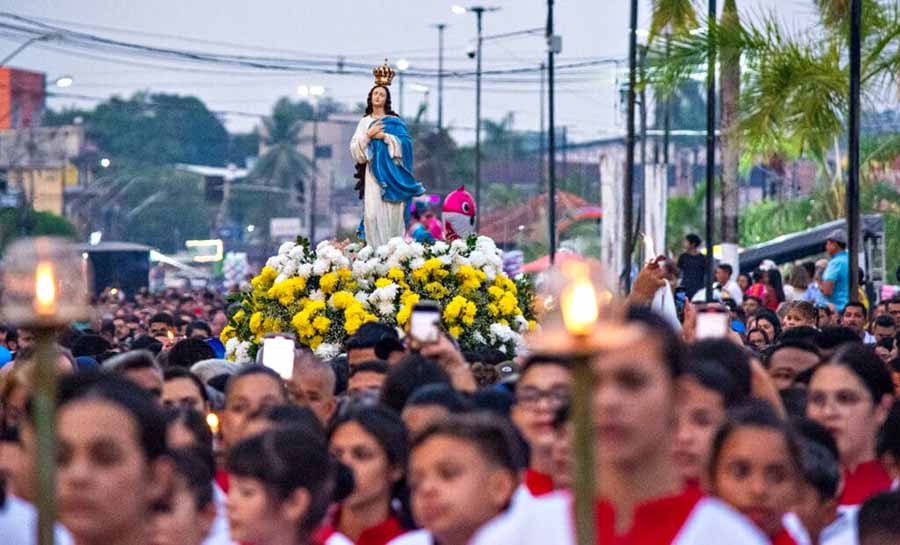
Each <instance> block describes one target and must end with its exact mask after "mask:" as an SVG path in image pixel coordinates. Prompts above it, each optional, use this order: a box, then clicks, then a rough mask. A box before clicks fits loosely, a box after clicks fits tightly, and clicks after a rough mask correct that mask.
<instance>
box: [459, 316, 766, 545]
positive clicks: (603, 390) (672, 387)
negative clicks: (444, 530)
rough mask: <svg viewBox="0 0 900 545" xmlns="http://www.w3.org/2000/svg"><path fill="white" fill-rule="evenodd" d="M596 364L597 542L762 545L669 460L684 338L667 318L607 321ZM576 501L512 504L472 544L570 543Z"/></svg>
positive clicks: (560, 498) (561, 498) (559, 498)
mask: <svg viewBox="0 0 900 545" xmlns="http://www.w3.org/2000/svg"><path fill="white" fill-rule="evenodd" d="M604 337H605V342H606V343H607V345H606V346H605V347H604V349H603V350H602V351H601V352H600V353H599V354H598V355H597V357H596V358H595V359H594V360H593V361H592V362H591V365H592V367H593V369H594V372H595V384H594V394H593V421H594V436H595V441H596V449H595V452H596V454H595V470H596V472H595V475H596V483H595V484H596V487H595V490H596V494H597V497H598V501H597V504H596V519H595V521H596V529H597V543H600V544H605V545H701V544H702V545H708V544H710V543H719V542H722V539H723V537H724V536H727V542H728V544H729V545H738V544H741V545H751V544H752V545H760V544H764V543H765V538H764V537H763V535H762V534H761V533H760V532H759V530H758V529H757V528H755V527H754V526H753V525H752V524H751V523H750V522H749V521H747V520H746V519H745V518H744V517H742V516H741V515H740V514H738V513H736V512H735V511H734V510H733V509H731V508H730V507H728V506H727V505H725V504H724V503H723V502H721V501H719V500H716V499H713V498H705V497H703V494H702V492H701V491H700V490H698V489H686V488H685V486H684V482H683V479H682V477H681V475H680V474H679V472H678V469H677V468H676V467H675V465H674V464H673V463H672V458H673V454H672V449H673V443H674V435H675V426H674V425H673V424H674V414H675V409H676V407H677V403H678V399H679V390H678V388H677V379H678V377H679V376H680V375H681V374H682V371H683V367H684V359H685V358H684V346H683V344H682V340H681V338H680V337H679V335H677V334H676V333H675V332H674V330H673V329H672V328H671V326H670V325H669V323H668V322H667V321H666V319H665V318H662V317H660V316H658V315H656V314H653V313H652V312H651V311H649V310H645V309H634V308H633V309H631V310H630V311H629V314H628V318H627V321H626V322H625V323H624V324H621V325H618V326H614V325H611V326H608V328H607V335H605V336H604ZM573 513H574V506H573V502H572V499H571V497H570V496H569V495H568V494H564V493H555V494H551V495H548V496H542V497H538V498H534V499H532V500H530V501H528V502H522V503H521V504H513V507H512V508H511V509H510V511H509V513H508V514H506V515H503V516H501V517H498V518H497V519H496V520H494V521H492V522H490V523H488V524H487V525H486V526H485V527H484V528H482V529H481V530H480V531H479V532H478V533H477V534H476V536H475V538H474V539H473V540H472V542H471V543H472V545H497V544H507V543H510V544H512V543H515V544H516V545H539V544H540V545H547V544H551V543H552V544H553V545H571V544H574V543H576V540H575V530H574V527H573V519H574V516H573Z"/></svg>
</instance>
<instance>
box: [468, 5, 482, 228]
mask: <svg viewBox="0 0 900 545" xmlns="http://www.w3.org/2000/svg"><path fill="white" fill-rule="evenodd" d="M471 9H472V11H474V12H475V16H476V18H477V20H478V23H477V25H478V51H477V52H476V53H475V55H476V56H477V57H478V58H477V59H476V61H475V202H476V203H477V206H483V204H482V202H481V40H482V36H481V17H482V15H484V8H483V7H481V6H478V7H475V8H471ZM483 215H484V214H478V215H477V216H475V232H478V231H479V230H480V229H481V216H483Z"/></svg>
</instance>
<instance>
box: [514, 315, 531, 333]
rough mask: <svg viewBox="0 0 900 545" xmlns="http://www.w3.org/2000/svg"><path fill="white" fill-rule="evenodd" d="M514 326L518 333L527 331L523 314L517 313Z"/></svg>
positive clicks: (526, 321) (526, 323) (526, 322)
mask: <svg viewBox="0 0 900 545" xmlns="http://www.w3.org/2000/svg"><path fill="white" fill-rule="evenodd" d="M516 326H517V327H516V329H517V330H518V331H519V333H524V332H526V331H528V320H526V319H525V317H524V316H522V315H521V314H519V315H518V316H516Z"/></svg>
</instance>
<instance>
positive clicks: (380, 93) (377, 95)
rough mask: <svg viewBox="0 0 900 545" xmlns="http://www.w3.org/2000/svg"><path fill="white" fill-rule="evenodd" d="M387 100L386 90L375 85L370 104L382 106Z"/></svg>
mask: <svg viewBox="0 0 900 545" xmlns="http://www.w3.org/2000/svg"><path fill="white" fill-rule="evenodd" d="M386 102H387V91H385V90H384V89H382V88H381V87H376V88H375V90H374V91H372V106H384V104H385V103H386Z"/></svg>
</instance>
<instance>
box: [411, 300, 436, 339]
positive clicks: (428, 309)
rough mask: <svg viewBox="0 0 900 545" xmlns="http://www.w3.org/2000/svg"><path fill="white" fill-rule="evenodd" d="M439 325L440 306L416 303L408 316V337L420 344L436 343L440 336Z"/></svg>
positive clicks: (429, 302) (431, 302) (428, 302)
mask: <svg viewBox="0 0 900 545" xmlns="http://www.w3.org/2000/svg"><path fill="white" fill-rule="evenodd" d="M440 323H441V307H440V305H438V304H437V303H435V302H433V301H422V302H420V303H417V304H416V305H415V306H413V309H412V313H411V314H410V316H409V336H410V338H412V340H414V341H416V342H418V343H421V344H431V343H436V342H438V339H440V335H441V330H440Z"/></svg>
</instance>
